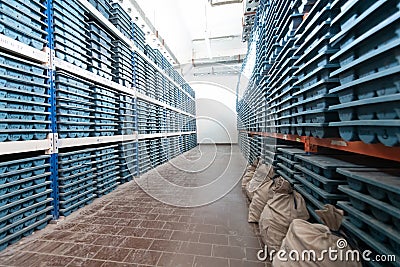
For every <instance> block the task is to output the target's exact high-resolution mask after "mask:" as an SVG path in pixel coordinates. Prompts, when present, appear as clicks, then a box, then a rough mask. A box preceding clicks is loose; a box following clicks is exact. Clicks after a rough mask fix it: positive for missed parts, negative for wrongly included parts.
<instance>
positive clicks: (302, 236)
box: [272, 205, 362, 267]
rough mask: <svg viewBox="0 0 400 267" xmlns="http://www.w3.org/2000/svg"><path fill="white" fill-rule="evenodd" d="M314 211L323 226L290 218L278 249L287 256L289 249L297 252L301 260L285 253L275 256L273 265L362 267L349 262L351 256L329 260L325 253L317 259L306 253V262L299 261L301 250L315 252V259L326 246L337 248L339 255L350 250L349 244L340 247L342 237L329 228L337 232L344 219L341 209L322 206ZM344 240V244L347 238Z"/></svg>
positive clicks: (279, 266) (354, 262)
mask: <svg viewBox="0 0 400 267" xmlns="http://www.w3.org/2000/svg"><path fill="white" fill-rule="evenodd" d="M316 212H317V214H318V215H319V216H320V218H321V220H322V221H323V222H324V223H325V224H326V225H323V224H312V223H309V222H307V221H304V220H293V222H292V224H291V225H290V227H289V230H288V232H287V234H286V237H285V239H284V240H283V242H282V246H281V250H284V251H285V252H286V255H288V253H289V252H290V251H292V250H294V251H297V252H298V253H299V259H300V260H299V261H297V260H292V259H290V257H288V256H286V257H285V258H284V260H282V259H280V258H279V257H277V256H276V255H275V257H274V259H273V263H272V264H273V266H276V267H286V266H293V267H297V266H300V267H309V266H315V267H319V266H324V267H337V266H341V267H342V266H345V267H361V266H362V264H361V262H359V261H352V260H351V258H349V259H348V260H347V261H346V260H344V261H339V260H336V261H331V260H330V259H329V256H328V253H325V254H324V257H323V258H322V259H320V260H318V261H315V260H313V258H311V260H310V259H309V258H308V255H306V256H305V259H307V260H306V261H302V260H301V259H302V253H303V252H304V251H314V252H315V255H316V258H317V259H318V258H321V255H322V251H323V250H328V249H329V248H332V249H333V250H338V253H337V254H336V255H339V254H341V253H342V255H346V251H348V250H352V248H350V246H349V245H347V246H345V247H344V248H343V249H341V248H339V247H338V240H340V241H341V243H340V242H339V244H341V245H342V244H343V242H342V241H343V240H345V239H344V238H343V237H339V236H337V235H335V234H333V233H332V231H337V230H338V229H339V227H340V224H341V222H342V218H343V211H342V210H339V209H336V208H335V207H334V206H332V205H325V209H324V210H317V211H316ZM330 228H331V229H330ZM331 230H332V231H331ZM345 242H346V243H347V241H345ZM347 244H348V243H347ZM304 255H305V254H304ZM311 257H312V256H311ZM360 257H361V255H360ZM281 258H282V257H281Z"/></svg>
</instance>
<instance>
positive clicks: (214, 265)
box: [193, 256, 229, 267]
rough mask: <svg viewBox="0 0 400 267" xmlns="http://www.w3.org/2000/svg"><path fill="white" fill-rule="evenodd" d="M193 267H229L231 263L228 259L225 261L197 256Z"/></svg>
mask: <svg viewBox="0 0 400 267" xmlns="http://www.w3.org/2000/svg"><path fill="white" fill-rule="evenodd" d="M193 266H196V267H221V266H229V261H228V259H224V258H216V257H205V256H196V257H195V258H194V265H193Z"/></svg>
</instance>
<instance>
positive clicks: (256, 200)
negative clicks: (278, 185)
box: [248, 177, 274, 223]
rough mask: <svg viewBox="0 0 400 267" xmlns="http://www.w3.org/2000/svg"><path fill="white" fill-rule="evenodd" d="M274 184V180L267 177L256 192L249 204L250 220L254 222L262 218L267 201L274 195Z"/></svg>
mask: <svg viewBox="0 0 400 267" xmlns="http://www.w3.org/2000/svg"><path fill="white" fill-rule="evenodd" d="M273 185H274V180H272V179H270V178H269V177H267V179H266V181H265V182H264V183H263V184H262V185H261V186H260V187H259V188H258V189H257V190H256V191H255V192H254V195H253V198H252V200H251V203H250V206H249V218H248V222H250V223H253V222H258V221H259V220H260V215H261V212H262V211H263V209H264V207H265V205H266V204H267V201H268V200H270V199H271V198H272V197H273V195H274V192H273V191H272V187H273Z"/></svg>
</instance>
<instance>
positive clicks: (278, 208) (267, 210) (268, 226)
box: [259, 177, 309, 251]
mask: <svg viewBox="0 0 400 267" xmlns="http://www.w3.org/2000/svg"><path fill="white" fill-rule="evenodd" d="M272 191H273V192H274V194H273V197H272V198H271V199H270V200H268V202H267V204H266V205H265V207H264V210H263V212H262V214H261V217H260V221H259V227H260V234H261V238H262V240H263V242H264V244H265V245H267V247H268V249H274V250H276V251H278V250H279V248H280V247H281V244H282V240H283V239H284V238H285V236H286V233H287V230H288V228H289V225H290V223H291V222H292V221H293V220H294V219H304V220H307V219H308V218H309V214H308V210H307V207H306V203H305V201H304V199H303V197H302V196H301V195H300V194H299V193H297V192H296V191H294V190H293V189H292V187H291V185H290V183H289V182H288V181H287V180H285V179H284V178H282V177H279V178H276V179H275V183H274V186H273V187H272Z"/></svg>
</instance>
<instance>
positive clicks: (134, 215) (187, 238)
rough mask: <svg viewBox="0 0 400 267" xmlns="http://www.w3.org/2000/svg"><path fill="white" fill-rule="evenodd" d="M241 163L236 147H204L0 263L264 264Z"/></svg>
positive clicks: (13, 250)
mask: <svg viewBox="0 0 400 267" xmlns="http://www.w3.org/2000/svg"><path fill="white" fill-rule="evenodd" d="M245 164H246V162H245V161H244V159H243V157H242V155H241V154H240V151H239V148H238V147H237V146H229V145H218V146H212V145H202V146H200V147H198V148H195V149H193V150H191V151H188V152H187V153H185V154H183V155H181V156H179V157H178V158H175V159H174V160H172V161H170V162H169V163H167V164H164V165H162V166H159V167H158V168H156V169H155V170H152V171H150V172H149V173H148V174H146V175H143V176H142V177H141V178H140V179H139V184H140V186H139V185H138V184H136V183H135V182H134V181H132V182H130V183H128V184H124V185H122V186H121V187H119V188H117V189H116V190H115V191H114V192H112V193H110V194H109V195H106V196H104V197H103V198H101V199H98V200H96V201H95V202H93V203H92V204H91V205H89V206H87V207H85V208H83V209H81V210H79V211H78V212H76V214H73V215H71V216H69V217H67V218H66V219H65V220H63V221H62V222H60V223H59V224H58V225H49V226H48V227H47V228H46V229H44V230H43V231H41V232H38V233H35V234H34V235H33V236H31V237H28V238H25V239H23V240H22V241H21V242H19V243H18V244H15V245H12V246H10V247H9V248H7V249H6V250H4V251H2V252H1V253H0V265H1V266H46V267H47V266H207V267H212V266H218V267H220V266H232V267H234V266H264V264H263V263H261V262H258V261H257V257H256V256H257V251H258V250H259V249H260V248H261V243H260V238H259V237H258V234H257V229H255V227H254V225H253V226H252V225H250V224H248V223H247V211H248V209H247V205H248V204H247V202H246V201H247V199H246V198H245V196H244V194H243V193H242V191H241V187H240V184H239V183H237V182H238V181H239V179H240V176H241V174H242V171H243V170H244V168H245ZM168 181H169V182H171V183H173V184H176V185H177V186H171V183H169V182H168ZM211 182H212V184H211V186H208V184H209V183H211ZM230 184H232V185H234V184H236V185H235V186H234V187H233V189H232V190H231V191H230V192H229V193H228V194H226V195H225V196H224V194H223V193H224V192H228V191H229V189H230V188H231V187H229V185H230ZM188 187H191V188H190V189H189V188H188ZM142 188H143V189H144V190H146V191H147V192H148V193H150V194H151V195H153V196H155V197H156V198H157V199H160V200H161V201H158V200H156V199H154V198H153V197H152V196H149V195H148V194H147V193H146V192H144V191H143V189H142ZM221 197H222V198H221ZM212 199H219V200H217V201H215V202H213V203H212V204H208V205H203V204H205V203H208V202H209V201H210V200H212ZM175 202H176V203H175ZM166 203H171V204H174V205H176V204H182V205H181V206H180V207H177V206H171V205H168V204H166ZM188 204H190V205H193V206H194V205H203V206H201V207H196V208H191V207H187V206H188ZM184 206H186V207H184Z"/></svg>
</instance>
